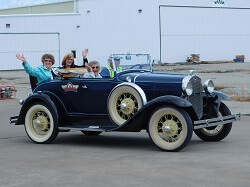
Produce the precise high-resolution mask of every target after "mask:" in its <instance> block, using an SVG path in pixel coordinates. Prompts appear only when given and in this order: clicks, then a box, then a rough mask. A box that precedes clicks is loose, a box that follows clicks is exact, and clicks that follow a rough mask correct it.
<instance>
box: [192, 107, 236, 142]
mask: <svg viewBox="0 0 250 187" xmlns="http://www.w3.org/2000/svg"><path fill="white" fill-rule="evenodd" d="M228 115H231V112H230V110H229V109H228V107H227V106H226V105H225V104H224V103H221V104H220V109H219V113H218V114H217V116H212V115H210V114H208V117H211V118H212V117H218V116H228ZM231 128H232V123H229V124H225V125H218V126H214V127H208V128H202V129H198V130H195V131H194V132H195V134H196V135H197V136H198V137H199V138H200V139H202V140H204V141H220V140H222V139H224V138H225V137H226V136H227V135H228V134H229V133H230V131H231Z"/></svg>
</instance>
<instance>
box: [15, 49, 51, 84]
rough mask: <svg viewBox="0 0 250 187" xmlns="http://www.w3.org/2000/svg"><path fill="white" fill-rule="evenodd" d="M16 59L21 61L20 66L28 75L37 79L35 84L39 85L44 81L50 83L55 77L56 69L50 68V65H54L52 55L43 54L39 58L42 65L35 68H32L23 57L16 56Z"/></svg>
mask: <svg viewBox="0 0 250 187" xmlns="http://www.w3.org/2000/svg"><path fill="white" fill-rule="evenodd" d="M16 57H17V59H18V60H21V61H22V62H23V63H22V65H23V67H24V69H25V71H26V72H27V73H28V74H29V75H31V76H33V77H37V81H38V83H37V84H41V83H42V82H45V81H50V80H51V79H53V78H54V77H56V73H55V70H56V69H54V68H52V65H53V64H54V63H55V58H54V56H53V55H51V54H44V55H43V56H42V58H41V61H42V63H43V65H41V66H38V67H37V68H32V67H31V66H30V65H29V63H28V62H27V61H26V58H25V57H24V56H23V55H20V54H17V55H16Z"/></svg>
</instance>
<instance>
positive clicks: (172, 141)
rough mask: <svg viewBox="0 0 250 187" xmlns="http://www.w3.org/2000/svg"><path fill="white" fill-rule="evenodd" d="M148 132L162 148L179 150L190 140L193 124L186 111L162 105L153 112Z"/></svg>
mask: <svg viewBox="0 0 250 187" xmlns="http://www.w3.org/2000/svg"><path fill="white" fill-rule="evenodd" d="M148 132H149V135H150V138H151V140H152V141H153V142H154V143H155V145H156V146H157V147H159V148H160V149H163V150H165V151H179V150H181V149H183V148H184V147H185V146H186V145H187V144H188V142H189V141H190V139H191V137H192V133H193V126H192V121H191V119H190V117H189V115H188V114H187V113H186V111H184V110H182V109H177V108H174V107H161V108H158V109H156V110H155V111H154V112H153V114H152V116H151V118H150V121H149V126H148Z"/></svg>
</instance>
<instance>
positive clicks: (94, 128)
mask: <svg viewBox="0 0 250 187" xmlns="http://www.w3.org/2000/svg"><path fill="white" fill-rule="evenodd" d="M113 128H114V127H112V128H111V127H110V128H105V129H104V128H100V127H99V126H89V127H72V126H70V127H69V126H66V127H58V129H59V130H62V131H65V130H76V131H98V132H104V131H106V130H110V129H113Z"/></svg>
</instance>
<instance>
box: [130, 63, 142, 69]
mask: <svg viewBox="0 0 250 187" xmlns="http://www.w3.org/2000/svg"><path fill="white" fill-rule="evenodd" d="M136 67H138V68H136ZM129 69H142V65H141V64H136V65H133V66H131V67H130V68H129Z"/></svg>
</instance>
